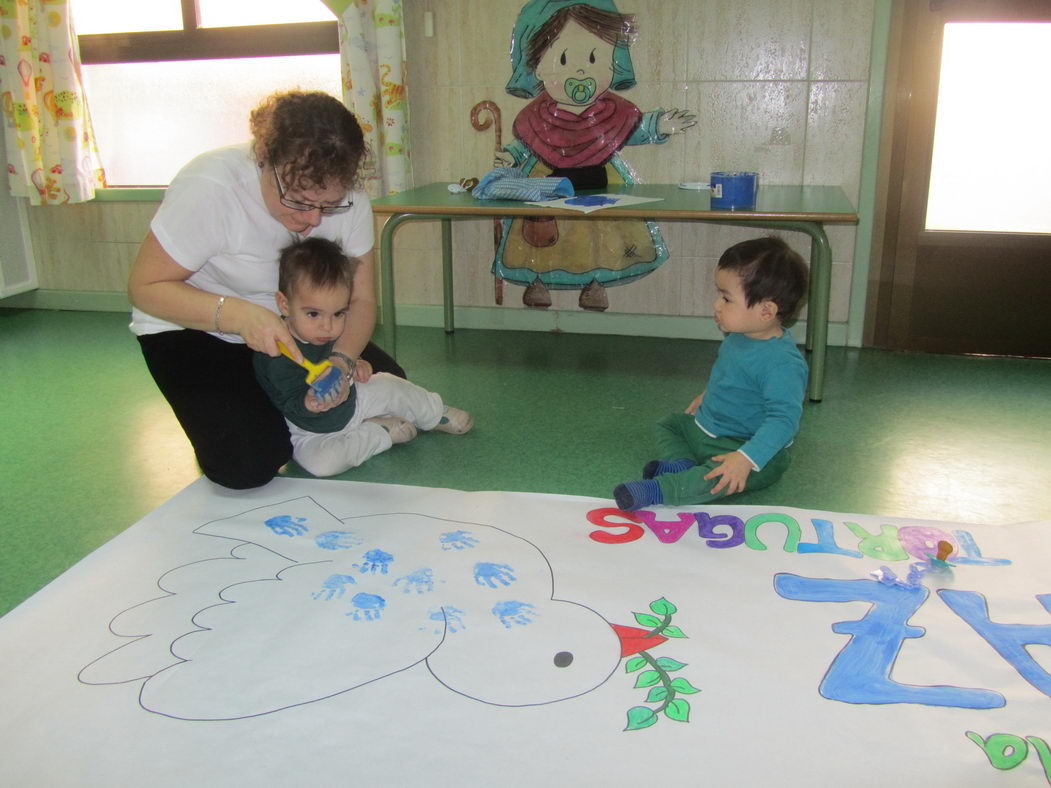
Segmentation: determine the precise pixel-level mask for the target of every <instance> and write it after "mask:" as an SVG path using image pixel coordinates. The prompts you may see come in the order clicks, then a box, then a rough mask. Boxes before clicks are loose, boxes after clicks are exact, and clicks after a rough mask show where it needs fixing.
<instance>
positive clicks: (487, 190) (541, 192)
mask: <svg viewBox="0 0 1051 788" xmlns="http://www.w3.org/2000/svg"><path fill="white" fill-rule="evenodd" d="M471 194H473V195H474V196H475V199H478V200H523V201H535V200H556V199H558V198H559V197H572V196H573V195H574V194H575V192H574V191H573V184H572V183H570V181H569V178H528V177H526V174H525V172H523V171H522V169H521V168H518V167H497V168H496V169H495V170H490V171H489V172H487V173H486V174H485V175H483V176H482V179H481V180H480V181H478V185H477V186H475V187H474V189H472V190H471Z"/></svg>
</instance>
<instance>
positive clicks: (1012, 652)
mask: <svg viewBox="0 0 1051 788" xmlns="http://www.w3.org/2000/svg"><path fill="white" fill-rule="evenodd" d="M938 596H940V597H941V598H942V601H943V602H945V604H947V605H948V606H949V608H950V609H951V610H952V611H953V612H954V613H955V614H956V615H958V616H959V617H960V618H962V619H963V620H964V621H966V622H967V623H968V624H970V625H971V626H972V627H974V631H975V632H977V633H978V634H979V635H981V636H982V637H983V638H985V639H986V640H987V641H988V642H989V645H990V646H992V647H993V648H995V649H996V650H997V652H999V654H1000V656H1001V657H1003V658H1004V659H1006V660H1007V661H1008V662H1010V663H1011V667H1013V668H1014V669H1015V670H1017V671H1018V672H1019V673H1020V674H1021V675H1022V678H1024V679H1025V680H1026V681H1028V682H1029V683H1030V684H1032V685H1033V686H1034V687H1036V688H1037V689H1038V690H1040V691H1041V692H1042V693H1044V694H1045V695H1047V696H1048V697H1051V673H1048V672H1047V671H1046V670H1044V668H1042V667H1041V666H1040V663H1038V662H1037V661H1036V660H1035V659H1033V658H1032V656H1030V654H1029V652H1028V651H1027V650H1026V646H1030V645H1037V644H1040V645H1044V646H1051V624H994V623H993V622H992V621H990V620H989V605H988V604H987V603H986V601H985V597H984V596H982V595H981V594H979V593H977V592H975V591H955V590H952V589H948V588H943V589H941V590H939V591H938ZM1036 598H1037V600H1038V601H1039V602H1040V604H1041V605H1043V606H1044V609H1045V610H1046V611H1047V612H1048V613H1051V594H1037V597H1036Z"/></svg>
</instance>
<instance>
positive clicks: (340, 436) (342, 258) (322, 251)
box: [253, 238, 474, 476]
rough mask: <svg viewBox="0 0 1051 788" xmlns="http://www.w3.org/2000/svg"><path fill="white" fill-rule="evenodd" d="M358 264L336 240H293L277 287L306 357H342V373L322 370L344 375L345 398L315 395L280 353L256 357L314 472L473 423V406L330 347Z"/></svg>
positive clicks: (295, 447)
mask: <svg viewBox="0 0 1051 788" xmlns="http://www.w3.org/2000/svg"><path fill="white" fill-rule="evenodd" d="M357 264H358V261H357V260H354V259H351V258H349V257H347V255H345V254H344V253H343V250H342V249H341V248H340V246H339V245H338V244H337V243H335V242H333V241H329V240H326V239H324V238H307V239H305V240H301V241H297V242H296V243H294V244H292V245H291V246H288V247H286V248H285V249H283V250H282V252H281V257H280V269H279V274H278V291H277V293H276V294H275V299H276V301H277V306H278V309H279V310H280V312H281V315H282V316H283V317H284V318H285V321H286V323H287V325H288V328H289V331H290V332H291V334H292V336H293V337H294V338H295V340H296V344H297V345H298V347H299V351H300V353H301V354H302V355H303V357H304V358H305V359H307V360H308V361H312V362H315V363H319V362H321V361H323V360H327V359H329V358H332V357H335V358H337V359H342V360H343V361H345V362H346V364H347V367H348V368H347V371H346V372H345V373H343V372H342V371H341V370H340V369H339V367H338V366H337V367H335V369H334V370H331V371H329V372H328V373H326V374H328V375H336V374H345V375H346V377H347V382H348V383H349V384H350V393H349V395H348V396H347V398H346V399H345V400H343V401H342V402H339V403H338V404H336V405H332V404H331V402H330V401H329V400H330V399H332V397H325V396H324V395H323V394H322V395H319V393H318V391H317V390H315V388H311V386H310V385H308V384H307V382H306V372H305V371H304V370H303V368H302V367H300V366H299V365H298V364H296V363H295V362H293V361H292V360H290V359H288V358H285V357H284V356H277V357H271V356H268V355H266V354H265V353H256V354H255V356H254V357H253V364H254V365H255V371H256V376H257V378H258V379H259V383H260V385H261V386H262V387H263V389H264V390H265V391H266V393H267V395H268V396H269V397H270V399H271V401H272V402H273V403H274V405H275V406H276V407H277V408H278V410H280V411H281V413H282V414H284V416H285V421H286V422H287V423H288V428H289V431H290V432H291V436H292V456H293V457H294V458H295V460H296V462H298V463H299V464H300V465H301V466H302V467H303V468H304V469H305V470H306V471H308V472H310V473H312V474H313V475H315V476H334V475H335V474H338V473H342V472H343V471H345V470H347V469H348V468H353V467H355V466H357V465H360V464H361V463H363V462H365V460H367V459H368V458H369V457H372V456H373V455H375V454H379V453H380V452H382V451H386V450H387V449H389V448H390V447H391V446H392V445H393V444H395V443H405V442H406V441H410V440H412V439H413V438H415V437H416V434H417V429H420V430H436V431H438V432H449V433H452V434H454V435H462V434H463V433H465V432H467V431H468V430H470V429H471V427H472V426H473V425H474V418H473V417H472V416H471V414H469V413H467V412H466V411H463V410H460V409H459V408H452V407H449V406H447V405H445V404H444V403H443V402H442V398H441V397H440V396H439V395H438V394H435V393H434V392H431V391H427V390H426V389H423V388H421V387H420V386H417V385H416V384H415V383H410V382H409V381H407V380H404V379H402V378H399V377H396V376H394V375H390V374H388V373H385V372H380V373H376V374H373V373H372V367H371V366H370V365H369V364H368V362H366V361H363V360H362V359H360V358H359V359H352V358H350V357H348V356H346V355H345V354H343V353H340V352H338V351H334V350H333V346H334V345H335V344H336V341H337V340H338V339H339V338H340V336H341V335H342V333H343V329H344V327H345V325H346V322H347V316H348V313H349V311H350V304H351V294H352V288H353V279H354V269H355V267H356V266H357ZM322 379H323V378H322ZM315 386H317V381H315ZM322 390H323V389H322ZM337 390H338V389H337Z"/></svg>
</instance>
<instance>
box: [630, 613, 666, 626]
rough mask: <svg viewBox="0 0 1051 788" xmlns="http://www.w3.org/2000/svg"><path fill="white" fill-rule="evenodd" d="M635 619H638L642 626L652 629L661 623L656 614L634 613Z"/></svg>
mask: <svg viewBox="0 0 1051 788" xmlns="http://www.w3.org/2000/svg"><path fill="white" fill-rule="evenodd" d="M634 616H635V620H636V621H638V622H639V623H640V624H642V626H644V627H649V628H650V629H653V628H654V627H659V626H660V625H661V620H660V619H659V618H657V617H656V616H651V615H649V614H648V613H635V614H634Z"/></svg>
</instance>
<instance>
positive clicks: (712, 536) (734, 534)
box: [693, 512, 744, 549]
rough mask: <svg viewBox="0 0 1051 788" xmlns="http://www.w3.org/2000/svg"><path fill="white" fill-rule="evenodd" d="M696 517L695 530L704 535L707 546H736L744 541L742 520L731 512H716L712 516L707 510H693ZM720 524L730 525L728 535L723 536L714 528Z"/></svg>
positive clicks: (722, 547)
mask: <svg viewBox="0 0 1051 788" xmlns="http://www.w3.org/2000/svg"><path fill="white" fill-rule="evenodd" d="M693 516H694V517H695V518H696V519H697V532H698V533H699V534H700V535H701V536H702V537H704V539H705V540H706V541H705V544H706V545H708V546H709V547H716V548H719V549H725V548H727V547H737V545H739V544H742V543H743V542H744V520H742V519H741V518H740V517H735V516H734V515H732V514H717V515H716V516H715V517H712V516H711V515H710V514H708V512H694V515H693ZM720 525H726V526H729V527H730V534H729V536H723V535H721V534H720V533H719V532H718V531H716V530H715V529H716V528H717V527H718V526H720Z"/></svg>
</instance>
